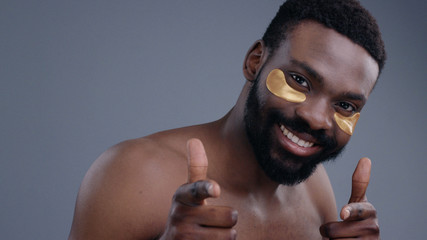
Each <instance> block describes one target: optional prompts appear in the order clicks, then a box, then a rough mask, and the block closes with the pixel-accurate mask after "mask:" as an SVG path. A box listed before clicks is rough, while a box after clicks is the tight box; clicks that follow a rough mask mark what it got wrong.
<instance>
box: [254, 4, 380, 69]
mask: <svg viewBox="0 0 427 240" xmlns="http://www.w3.org/2000/svg"><path fill="white" fill-rule="evenodd" d="M304 20H314V21H316V22H319V23H321V24H323V25H324V26H326V27H328V28H331V29H334V30H335V31H337V32H338V33H340V34H343V35H345V36H347V37H348V38H349V39H351V40H352V41H353V42H354V43H356V44H358V45H360V46H361V47H363V48H364V49H366V51H368V53H369V54H370V55H371V56H372V58H373V59H375V60H376V62H377V63H378V67H379V72H380V73H381V70H382V68H383V67H384V63H385V59H386V52H385V49H384V42H383V40H382V38H381V32H380V30H379V27H378V24H377V21H376V20H375V18H374V17H373V16H372V15H371V14H370V13H369V12H368V10H366V9H365V8H364V7H362V6H361V5H360V3H359V1H357V0H288V1H286V2H285V3H284V4H282V6H281V7H280V9H279V11H278V12H277V14H276V16H275V17H274V18H273V20H272V21H271V23H270V25H269V26H268V28H267V30H266V31H265V33H264V36H263V37H262V40H263V41H264V44H265V46H266V47H267V48H268V50H269V52H270V53H272V52H274V51H275V50H276V49H277V48H278V47H279V46H280V44H281V43H282V42H283V41H284V40H285V39H286V34H287V33H289V32H290V31H292V29H293V28H294V27H295V26H296V25H297V24H298V23H300V22H302V21H304Z"/></svg>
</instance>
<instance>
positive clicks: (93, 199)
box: [70, 135, 187, 239]
mask: <svg viewBox="0 0 427 240" xmlns="http://www.w3.org/2000/svg"><path fill="white" fill-rule="evenodd" d="M182 145H183V146H182ZM186 176H187V166H186V156H185V140H182V141H181V142H180V141H174V142H173V141H172V142H171V141H168V140H166V139H163V138H162V137H161V136H157V135H153V136H149V137H145V138H140V139H134V140H128V141H125V142H122V143H119V144H117V145H115V146H113V147H111V148H110V149H108V150H107V151H106V152H104V153H103V154H102V155H101V156H100V157H99V158H98V159H97V160H96V161H95V162H94V163H93V165H92V166H91V167H90V169H89V171H88V172H87V174H86V176H85V178H84V180H83V182H82V185H81V187H80V191H79V194H78V197H77V202H76V209H75V215H74V221H73V225H72V230H71V234H70V239H153V238H155V236H157V235H158V234H160V233H161V231H162V230H163V225H164V224H165V222H166V220H167V216H168V212H169V207H170V203H171V199H172V196H173V194H174V192H175V190H176V189H177V188H178V187H179V186H180V185H182V184H184V183H185V181H186Z"/></svg>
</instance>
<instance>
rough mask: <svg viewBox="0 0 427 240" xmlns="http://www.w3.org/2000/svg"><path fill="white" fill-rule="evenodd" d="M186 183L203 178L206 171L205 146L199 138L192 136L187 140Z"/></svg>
mask: <svg viewBox="0 0 427 240" xmlns="http://www.w3.org/2000/svg"><path fill="white" fill-rule="evenodd" d="M187 155H188V162H187V166H188V183H193V182H197V181H199V180H205V179H206V175H207V171H208V158H207V157H206V152H205V148H204V147H203V144H202V142H201V141H200V140H199V139H196V138H192V139H190V140H188V142H187Z"/></svg>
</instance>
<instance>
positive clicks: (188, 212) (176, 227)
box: [160, 139, 237, 240]
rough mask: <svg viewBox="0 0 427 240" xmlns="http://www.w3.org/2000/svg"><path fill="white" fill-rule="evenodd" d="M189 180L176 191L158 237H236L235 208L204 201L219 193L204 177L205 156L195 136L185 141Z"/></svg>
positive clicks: (215, 186)
mask: <svg viewBox="0 0 427 240" xmlns="http://www.w3.org/2000/svg"><path fill="white" fill-rule="evenodd" d="M187 155H188V163H187V165H188V183H187V184H184V185H182V186H181V187H179V188H178V190H177V191H176V192H175V195H174V197H173V201H172V207H171V210H170V213H169V218H168V222H167V225H166V229H165V232H164V234H163V235H162V237H161V238H160V239H162V240H166V239H235V238H236V231H235V230H234V229H232V227H233V226H234V225H235V224H236V222H237V211H235V210H233V209H232V208H230V207H225V206H212V205H208V204H206V199H207V198H217V197H219V196H220V187H219V185H218V183H216V182H215V181H213V180H209V179H207V170H208V159H207V157H206V152H205V149H204V147H203V144H202V142H201V141H200V140H198V139H190V140H189V141H188V142H187Z"/></svg>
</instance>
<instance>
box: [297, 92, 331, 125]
mask: <svg viewBox="0 0 427 240" xmlns="http://www.w3.org/2000/svg"><path fill="white" fill-rule="evenodd" d="M332 111H333V109H332V108H331V106H330V104H329V102H328V101H327V99H307V100H306V101H305V102H303V103H300V104H298V106H297V107H296V109H295V114H296V115H297V116H299V117H300V118H302V119H303V120H305V121H306V122H307V123H308V124H309V125H310V128H311V129H312V130H325V131H328V130H329V129H331V128H332V126H333V122H332V117H333V113H332Z"/></svg>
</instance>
